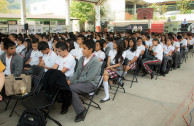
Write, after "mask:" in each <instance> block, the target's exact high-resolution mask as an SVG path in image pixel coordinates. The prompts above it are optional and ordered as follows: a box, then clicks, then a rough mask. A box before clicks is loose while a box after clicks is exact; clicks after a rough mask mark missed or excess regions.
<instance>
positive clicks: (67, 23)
mask: <svg viewBox="0 0 194 126" xmlns="http://www.w3.org/2000/svg"><path fill="white" fill-rule="evenodd" d="M65 3H66V4H65V5H66V7H65V9H66V11H65V17H66V25H68V26H69V25H70V1H69V0H65Z"/></svg>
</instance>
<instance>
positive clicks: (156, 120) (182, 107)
mask: <svg viewBox="0 0 194 126" xmlns="http://www.w3.org/2000/svg"><path fill="white" fill-rule="evenodd" d="M193 63H194V57H193V58H189V60H188V61H187V63H184V64H183V65H182V66H181V68H180V69H177V70H173V71H171V72H170V73H169V74H168V75H167V76H166V77H162V76H159V77H158V80H150V76H146V77H144V78H142V77H140V76H139V77H138V81H139V83H134V85H133V87H132V88H130V82H125V89H126V93H125V94H124V93H123V92H122V90H119V92H118V94H117V96H116V99H115V100H114V101H112V100H111V101H109V102H106V103H103V104H100V103H99V101H100V99H101V98H103V97H104V92H103V91H101V92H100V93H99V95H97V96H96V97H95V101H97V102H98V103H99V104H100V106H101V108H102V110H98V109H95V108H93V107H91V108H90V110H89V112H88V115H87V117H86V119H85V121H84V122H80V123H74V118H75V116H76V114H75V112H74V110H73V108H72V107H70V109H69V112H68V113H67V114H66V115H60V104H56V105H55V106H54V108H53V109H52V111H51V113H50V115H51V116H52V117H54V118H55V119H56V120H58V121H60V122H61V123H62V124H63V125H64V126H65V125H66V126H185V125H186V124H185V122H184V120H183V118H182V114H183V113H184V112H185V111H187V106H188V104H189V103H190V102H191V95H192V92H194V83H193V82H194V67H193ZM129 77H130V74H129V75H127V78H129ZM111 97H113V95H112V94H111ZM12 103H13V101H12ZM19 104H20V103H19ZM4 106H5V104H4V103H3V102H1V103H0V111H1V112H0V126H15V125H16V124H17V122H18V120H19V116H18V115H17V114H15V113H14V114H13V116H12V117H11V118H9V117H8V116H9V113H10V111H11V108H12V106H13V104H12V105H10V106H9V108H8V110H7V111H3V108H4ZM193 108H194V103H193V104H192V105H191V106H190V110H192V109H193ZM23 110H24V108H23V107H22V105H21V104H20V105H18V106H17V108H16V112H18V113H20V114H21V113H22V111H23ZM192 115H193V116H194V113H193V114H192ZM186 119H187V120H190V116H189V114H186ZM192 124H193V125H194V121H193V123H192ZM55 125H56V124H54V123H53V122H52V121H50V120H48V123H47V126H55Z"/></svg>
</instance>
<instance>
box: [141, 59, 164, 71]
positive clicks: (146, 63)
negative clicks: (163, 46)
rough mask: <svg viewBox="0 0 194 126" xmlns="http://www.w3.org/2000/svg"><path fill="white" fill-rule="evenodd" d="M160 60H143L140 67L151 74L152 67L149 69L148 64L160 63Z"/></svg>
mask: <svg viewBox="0 0 194 126" xmlns="http://www.w3.org/2000/svg"><path fill="white" fill-rule="evenodd" d="M161 63H162V62H161V61H160V60H159V59H155V60H144V61H142V68H143V70H144V71H145V72H146V73H148V74H152V69H150V66H149V65H160V64H161Z"/></svg>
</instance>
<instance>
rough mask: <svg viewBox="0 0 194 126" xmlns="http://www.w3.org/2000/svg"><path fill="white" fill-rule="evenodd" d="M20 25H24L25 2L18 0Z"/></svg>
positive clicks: (24, 0)
mask: <svg viewBox="0 0 194 126" xmlns="http://www.w3.org/2000/svg"><path fill="white" fill-rule="evenodd" d="M20 10H21V24H22V25H24V24H25V23H26V0H20Z"/></svg>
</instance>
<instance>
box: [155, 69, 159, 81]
mask: <svg viewBox="0 0 194 126" xmlns="http://www.w3.org/2000/svg"><path fill="white" fill-rule="evenodd" d="M159 73H160V67H159V68H158V70H157V74H156V79H155V80H157V79H158V75H159Z"/></svg>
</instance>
